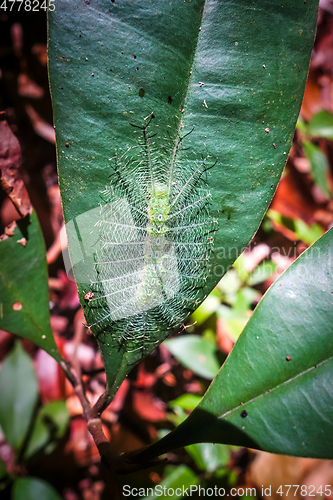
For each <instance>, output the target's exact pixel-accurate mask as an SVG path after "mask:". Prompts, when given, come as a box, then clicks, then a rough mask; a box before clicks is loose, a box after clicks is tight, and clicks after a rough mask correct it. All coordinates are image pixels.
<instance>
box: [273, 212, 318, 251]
mask: <svg viewBox="0 0 333 500" xmlns="http://www.w3.org/2000/svg"><path fill="white" fill-rule="evenodd" d="M267 214H268V217H269V218H270V219H272V220H273V221H274V222H277V223H278V224H282V225H283V226H285V227H286V228H287V229H290V230H291V231H293V232H294V233H295V237H296V239H299V240H301V241H304V243H307V244H308V245H312V243H314V242H315V241H317V239H318V238H320V236H322V234H323V229H322V228H321V226H319V224H311V226H309V225H308V224H306V223H305V222H304V221H303V220H302V219H290V217H285V216H282V215H281V214H280V213H279V212H277V211H276V210H272V209H270V210H268V212H267Z"/></svg>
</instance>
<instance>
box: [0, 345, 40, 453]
mask: <svg viewBox="0 0 333 500" xmlns="http://www.w3.org/2000/svg"><path fill="white" fill-rule="evenodd" d="M37 398H38V384H37V379H36V375H35V371H34V367H33V364H32V361H31V359H30V357H29V356H28V355H27V354H26V352H25V351H24V350H23V349H22V347H21V343H20V342H17V343H16V345H15V347H14V349H13V351H12V352H11V353H10V354H9V356H8V357H7V358H6V359H5V361H4V363H3V365H2V367H1V370H0V400H1V405H0V426H1V428H2V430H3V433H4V435H5V438H6V441H7V442H8V443H9V444H10V445H11V446H13V448H14V449H15V450H17V451H19V450H20V448H21V447H22V445H23V443H24V440H25V438H26V434H27V432H28V429H29V426H30V423H31V419H32V415H33V412H34V409H35V406H36V403H37Z"/></svg>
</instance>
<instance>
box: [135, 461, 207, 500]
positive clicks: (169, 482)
mask: <svg viewBox="0 0 333 500" xmlns="http://www.w3.org/2000/svg"><path fill="white" fill-rule="evenodd" d="M166 471H167V476H166V477H165V478H164V479H163V480H162V481H161V483H160V485H159V487H160V488H161V491H167V490H168V489H169V488H170V490H169V492H168V493H170V495H169V494H168V496H167V497H166V496H164V495H163V497H161V494H160V492H159V491H157V492H156V493H155V494H152V495H149V496H148V497H146V498H145V499H144V500H155V499H157V498H168V499H170V500H179V498H182V494H181V495H179V494H177V492H176V490H177V489H178V488H179V491H180V492H183V491H184V490H185V491H186V490H187V491H189V490H190V488H191V486H192V485H193V487H192V490H193V488H194V486H195V485H197V484H198V482H199V481H198V478H197V476H196V475H195V474H194V472H193V471H192V470H191V469H190V468H189V467H187V466H186V465H178V467H174V468H169V467H167V468H166ZM164 488H165V490H164ZM172 490H173V492H172Z"/></svg>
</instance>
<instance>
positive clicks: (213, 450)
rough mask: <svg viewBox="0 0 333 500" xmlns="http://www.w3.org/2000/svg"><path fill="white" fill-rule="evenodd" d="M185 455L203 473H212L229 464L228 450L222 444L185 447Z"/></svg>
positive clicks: (198, 444) (199, 444) (200, 444)
mask: <svg viewBox="0 0 333 500" xmlns="http://www.w3.org/2000/svg"><path fill="white" fill-rule="evenodd" d="M186 451H187V453H188V454H189V455H190V456H191V457H192V458H193V460H194V461H195V463H196V464H197V466H198V467H199V468H200V469H201V470H204V471H207V472H214V471H216V470H217V469H221V468H222V467H225V466H226V465H228V463H229V459H230V452H229V448H228V447H227V446H225V445H223V444H219V443H217V444H213V443H197V444H191V445H190V446H186Z"/></svg>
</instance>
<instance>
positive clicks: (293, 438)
mask: <svg viewBox="0 0 333 500" xmlns="http://www.w3.org/2000/svg"><path fill="white" fill-rule="evenodd" d="M332 269H333V229H330V230H329V231H328V232H327V233H326V234H324V235H323V236H322V237H321V238H320V239H319V240H318V241H317V242H316V243H315V244H314V245H313V246H311V247H310V248H308V250H306V251H305V252H304V253H303V254H302V255H301V256H300V257H299V258H298V259H297V261H295V262H294V263H293V264H292V265H291V266H290V267H289V268H288V270H287V271H286V272H285V273H284V274H283V275H282V276H281V277H280V278H279V279H278V280H277V281H276V282H275V283H274V285H272V286H271V288H270V289H269V290H268V292H267V293H266V295H265V297H264V298H263V299H262V301H261V302H260V304H259V305H258V307H257V308H256V310H255V312H254V314H253V316H252V318H251V319H250V321H249V322H248V324H247V326H246V328H245V329H244V331H243V333H242V334H241V336H240V338H239V340H238V341H237V343H236V345H235V347H234V348H233V350H232V351H231V354H230V355H229V357H228V358H227V360H226V362H225V363H224V365H223V366H222V368H221V370H220V372H219V373H218V375H217V376H216V378H215V380H214V381H213V382H212V384H211V385H210V387H209V389H208V391H207V392H206V394H205V396H204V397H203V399H202V400H201V402H200V403H199V405H198V406H197V408H196V409H195V410H194V411H193V412H192V413H191V414H190V416H189V417H188V419H187V420H185V421H184V422H183V423H182V424H181V425H180V426H179V427H177V428H176V429H175V431H173V432H171V433H170V434H168V435H167V436H166V437H165V438H163V439H162V440H161V441H160V442H158V443H156V444H155V445H153V446H152V447H151V448H150V449H148V451H147V452H145V453H143V454H142V455H141V456H140V458H141V459H146V458H150V457H151V456H154V455H156V454H160V453H164V452H165V451H168V450H170V449H173V448H177V447H179V446H184V445H187V444H190V443H195V442H201V441H208V442H220V443H226V444H236V445H243V446H251V447H253V448H261V449H263V450H266V451H270V452H274V453H282V454H286V455H298V456H306V457H309V456H310V457H321V458H333V432H332V430H333V390H332V383H331V381H332V377H333V342H332V325H333V308H332V293H333V276H332Z"/></svg>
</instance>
